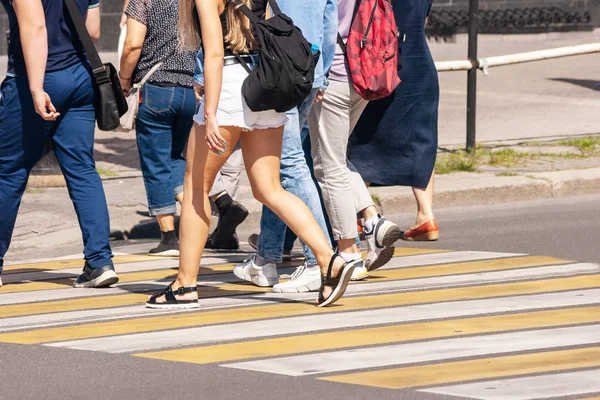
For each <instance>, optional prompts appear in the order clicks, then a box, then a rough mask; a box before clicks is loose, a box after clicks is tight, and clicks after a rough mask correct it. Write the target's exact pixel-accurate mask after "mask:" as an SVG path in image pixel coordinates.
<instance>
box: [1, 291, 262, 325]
mask: <svg viewBox="0 0 600 400" xmlns="http://www.w3.org/2000/svg"><path fill="white" fill-rule="evenodd" d="M74 290H76V289H74ZM199 290H200V291H199V293H198V295H199V298H200V299H208V298H213V297H222V296H232V295H241V294H252V293H256V292H267V291H269V290H270V288H259V287H256V286H252V285H250V284H240V285H233V284H227V285H221V286H200V287H199ZM151 293H152V292H151V291H150V292H148V293H147V294H122V295H113V296H97V297H83V298H77V299H68V300H54V301H47V302H39V303H26V304H14V305H5V306H0V318H6V317H17V316H25V315H36V314H48V313H55V312H67V311H81V310H94V309H101V308H112V307H122V306H132V305H136V304H138V305H141V304H143V303H144V302H145V301H146V300H147V299H148V295H149V294H151Z"/></svg>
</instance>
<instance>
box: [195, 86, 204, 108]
mask: <svg viewBox="0 0 600 400" xmlns="http://www.w3.org/2000/svg"><path fill="white" fill-rule="evenodd" d="M194 93H195V94H196V101H197V102H198V103H199V102H201V101H202V95H203V94H204V86H202V85H201V84H199V83H197V82H194Z"/></svg>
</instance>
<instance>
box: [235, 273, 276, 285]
mask: <svg viewBox="0 0 600 400" xmlns="http://www.w3.org/2000/svg"><path fill="white" fill-rule="evenodd" d="M233 274H234V275H235V276H237V277H238V278H240V279H241V280H244V281H246V282H250V283H253V284H255V285H256V286H259V287H271V286H274V285H277V284H278V283H279V278H277V279H269V278H267V277H265V276H258V275H250V274H245V273H243V272H240V271H237V270H235V269H234V270H233Z"/></svg>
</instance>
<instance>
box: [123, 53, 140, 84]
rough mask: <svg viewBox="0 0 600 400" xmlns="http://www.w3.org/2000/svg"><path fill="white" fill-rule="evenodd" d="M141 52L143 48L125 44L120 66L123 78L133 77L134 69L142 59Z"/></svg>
mask: <svg viewBox="0 0 600 400" xmlns="http://www.w3.org/2000/svg"><path fill="white" fill-rule="evenodd" d="M141 54H142V49H141V48H132V47H128V46H127V45H125V47H124V48H123V54H122V55H121V63H120V68H119V75H121V77H122V78H125V79H129V78H131V76H132V75H133V70H134V69H135V66H136V65H137V64H138V61H139V60H140V56H141Z"/></svg>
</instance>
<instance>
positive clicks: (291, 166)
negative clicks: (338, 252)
mask: <svg viewBox="0 0 600 400" xmlns="http://www.w3.org/2000/svg"><path fill="white" fill-rule="evenodd" d="M315 95H316V91H313V93H312V95H311V96H309V97H308V98H307V99H306V101H305V102H304V103H303V104H302V105H300V107H298V108H297V109H296V108H295V109H292V110H290V111H288V113H287V115H288V123H287V124H286V125H285V129H284V131H283V144H282V149H281V169H280V174H281V186H283V188H284V189H285V190H287V191H289V192H290V193H293V194H295V195H296V196H298V197H299V198H300V199H301V200H302V201H304V203H305V204H306V205H307V206H308V208H309V210H310V211H311V212H312V214H313V216H314V217H315V219H316V220H317V223H318V224H319V226H320V227H321V229H322V230H323V232H324V233H325V235H326V236H329V235H327V225H326V222H325V216H324V213H323V207H322V206H321V201H320V198H319V192H318V190H317V186H316V185H315V182H314V181H313V178H312V174H311V172H310V169H309V168H308V165H307V164H306V159H305V157H304V150H303V148H302V134H301V132H302V129H303V127H304V125H305V123H306V118H307V116H308V111H309V110H310V106H311V105H312V102H313V100H314V98H315ZM286 229H287V226H286V225H285V223H284V222H283V221H282V220H281V219H279V217H278V216H277V215H276V214H275V213H274V212H272V211H271V210H269V209H268V208H267V207H263V213H262V217H261V220H260V239H259V241H258V255H259V256H260V257H261V258H263V259H265V260H267V261H269V262H273V263H280V262H281V261H282V257H281V255H282V252H283V248H284V241H285V237H286ZM292 243H293V242H292ZM330 244H331V243H330ZM302 246H303V247H304V255H305V256H306V259H307V261H308V263H309V265H315V264H317V261H316V258H315V255H314V254H313V252H312V251H311V250H310V249H309V248H308V246H306V244H305V243H302Z"/></svg>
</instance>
